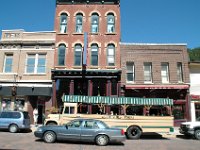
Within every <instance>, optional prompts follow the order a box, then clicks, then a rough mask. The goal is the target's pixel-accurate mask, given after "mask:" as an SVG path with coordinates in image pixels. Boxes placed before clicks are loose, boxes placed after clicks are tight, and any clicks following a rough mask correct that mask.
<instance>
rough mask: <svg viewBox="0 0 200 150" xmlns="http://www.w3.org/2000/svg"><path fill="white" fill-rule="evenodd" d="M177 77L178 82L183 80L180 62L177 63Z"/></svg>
mask: <svg viewBox="0 0 200 150" xmlns="http://www.w3.org/2000/svg"><path fill="white" fill-rule="evenodd" d="M177 78H178V82H179V83H182V82H183V68H182V63H181V62H178V63H177Z"/></svg>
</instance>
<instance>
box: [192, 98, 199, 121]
mask: <svg viewBox="0 0 200 150" xmlns="http://www.w3.org/2000/svg"><path fill="white" fill-rule="evenodd" d="M190 101H191V119H192V121H196V120H197V118H199V117H200V95H190Z"/></svg>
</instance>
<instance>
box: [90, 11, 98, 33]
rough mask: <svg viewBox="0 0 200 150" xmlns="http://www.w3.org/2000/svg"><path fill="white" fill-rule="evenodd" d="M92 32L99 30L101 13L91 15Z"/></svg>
mask: <svg viewBox="0 0 200 150" xmlns="http://www.w3.org/2000/svg"><path fill="white" fill-rule="evenodd" d="M91 32H92V33H97V32H99V15H98V14H97V13H94V14H92V17H91Z"/></svg>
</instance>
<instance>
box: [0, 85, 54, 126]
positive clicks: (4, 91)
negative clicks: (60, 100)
mask: <svg viewBox="0 0 200 150" xmlns="http://www.w3.org/2000/svg"><path fill="white" fill-rule="evenodd" d="M13 89H14V90H15V91H13ZM51 93H52V87H51V84H48V85H39V84H38V85H36V84H27V85H22V84H18V85H17V86H16V87H13V86H9V84H2V87H1V89H0V111H7V110H18V111H28V112H29V115H30V117H31V120H32V121H33V118H32V116H33V109H34V108H36V107H37V108H38V113H39V117H38V123H42V122H43V115H44V114H45V107H46V104H48V103H51ZM50 106H51V105H50Z"/></svg>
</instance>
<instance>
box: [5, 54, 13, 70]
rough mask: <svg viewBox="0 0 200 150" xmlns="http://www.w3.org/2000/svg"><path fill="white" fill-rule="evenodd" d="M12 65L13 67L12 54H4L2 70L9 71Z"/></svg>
mask: <svg viewBox="0 0 200 150" xmlns="http://www.w3.org/2000/svg"><path fill="white" fill-rule="evenodd" d="M12 67H13V54H5V59H4V67H3V72H4V73H11V72H12Z"/></svg>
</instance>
